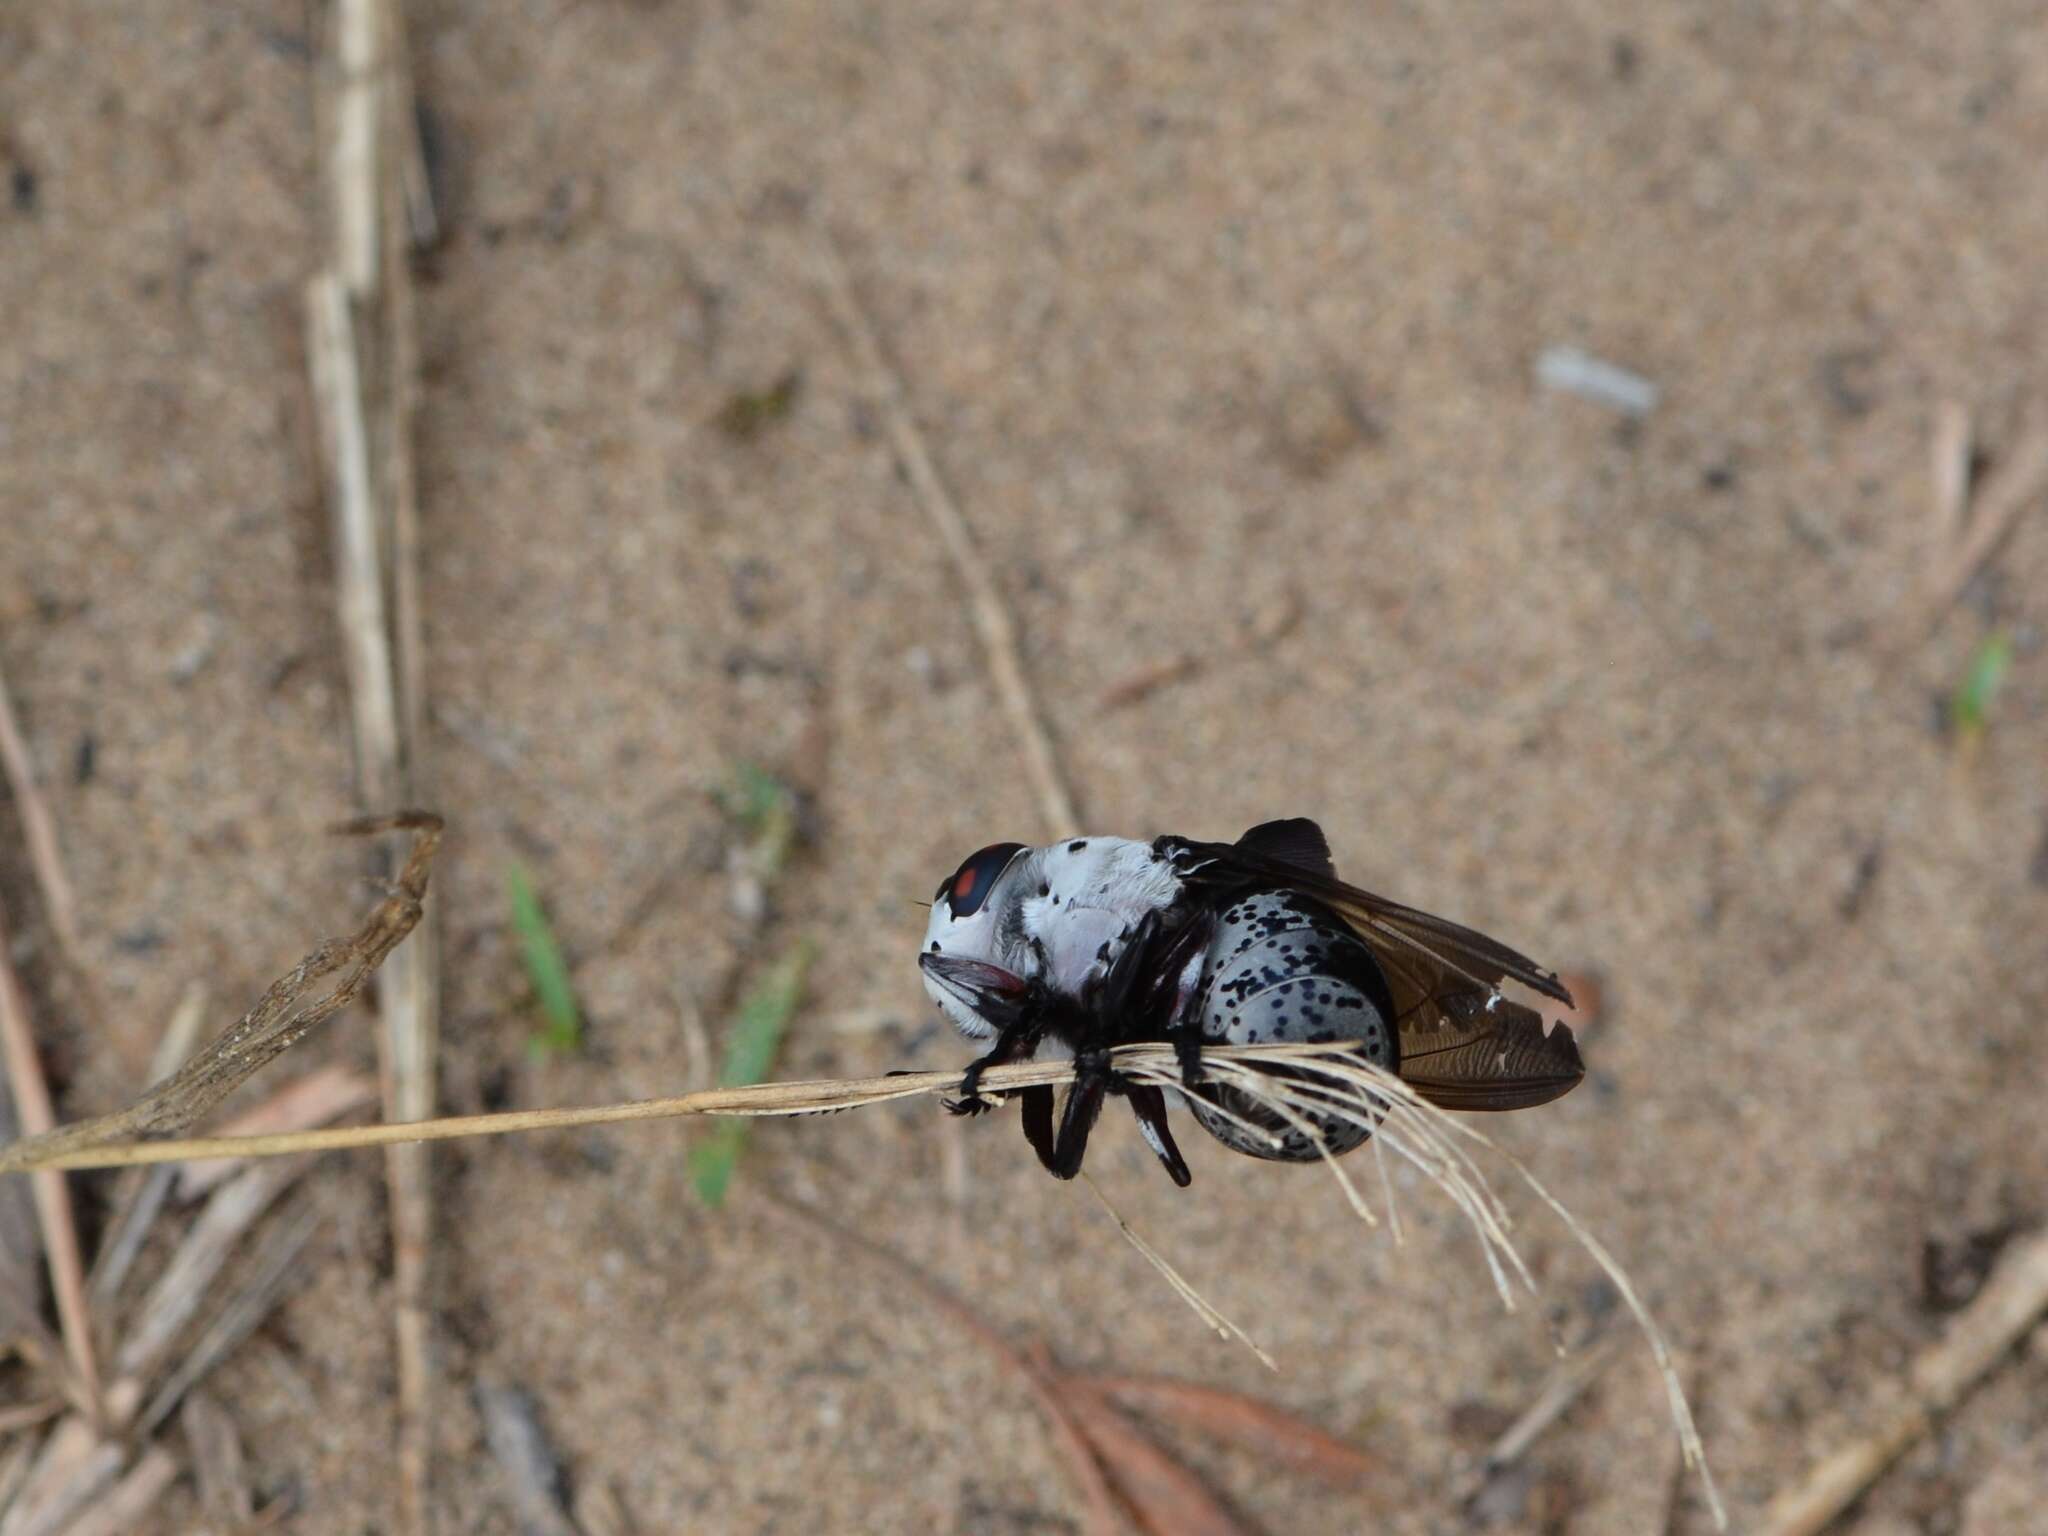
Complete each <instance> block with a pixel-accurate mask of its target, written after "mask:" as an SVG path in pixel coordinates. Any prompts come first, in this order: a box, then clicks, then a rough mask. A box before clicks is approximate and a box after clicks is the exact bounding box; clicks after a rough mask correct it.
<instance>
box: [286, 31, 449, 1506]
mask: <svg viewBox="0 0 2048 1536" xmlns="http://www.w3.org/2000/svg"><path fill="white" fill-rule="evenodd" d="M336 25H337V39H336V41H337V53H338V55H339V61H338V63H339V76H340V83H339V99H338V101H337V103H336V108H335V116H334V120H333V126H334V134H335V137H334V141H333V145H332V160H333V164H334V166H335V168H336V176H337V187H338V189H339V194H340V197H341V199H342V202H341V207H342V209H343V211H344V214H345V215H346V216H344V217H341V218H338V219H337V223H336V229H335V237H336V238H335V258H334V262H335V268H336V271H337V273H338V277H333V276H331V277H328V278H325V279H321V280H316V282H315V284H314V287H313V290H312V295H311V305H312V312H311V316H310V325H311V335H312V337H313V339H314V343H315V345H314V347H313V349H312V350H311V353H310V361H311V364H312V372H313V382H314V393H315V398H316V400H317V401H318V403H319V408H320V414H321V418H322V422H323V432H322V441H323V443H324V444H325V445H326V459H327V480H328V486H329V496H328V510H329V516H330V518H331V520H332V522H333V526H334V534H335V548H336V552H337V555H336V570H337V576H338V581H337V604H338V608H339V617H340V622H341V630H342V643H343V649H344V653H345V655H346V657H347V662H348V668H347V670H348V679H349V698H350V702H351V706H352V710H353V714H354V721H355V747H356V770H357V778H356V783H357V793H358V795H359V796H360V798H361V801H362V804H363V805H364V806H365V807H366V808H367V807H371V806H384V805H391V804H395V803H401V802H403V803H409V804H418V803H421V802H422V801H423V800H424V799H425V798H426V796H427V793H428V783H427V777H426V768H425V762H424V748H425V720H426V707H427V705H426V680H425V654H426V651H425V645H424V641H423V639H422V636H423V633H424V622H423V617H422V598H421V591H420V573H419V549H420V522H419V487H418V478H417V473H416V468H415V463H414V456H413V438H414V418H415V414H416V410H417V403H418V397H419V387H418V346H417V338H416V334H415V328H414V327H415V322H414V309H413V306H414V294H413V284H412V267H411V248H412V241H413V240H414V239H416V238H417V239H425V238H431V236H432V234H433V232H434V215H433V207H432V199H431V195H430V191H429V188H428V184H427V176H426V164H425V157H424V152H423V146H422V145H421V143H420V140H419V118H418V112H417V108H416V105H415V103H414V100H413V95H412V79H411V72H410V66H409V61H408V58H407V48H406V40H405V25H404V16H403V13H402V9H401V6H400V4H399V0H341V6H340V12H339V14H338V16H337V23H336ZM358 140H361V141H362V143H358ZM363 144H367V146H368V150H367V152H364V153H359V152H358V151H359V150H361V149H362V147H363ZM345 294H347V295H353V296H354V297H355V298H356V299H357V300H358V302H357V303H356V304H354V305H351V304H350V303H349V302H348V301H347V298H346V297H345V296H344V295H345ZM358 323H360V325H361V326H362V328H363V330H364V332H365V339H364V342H363V347H362V352H363V355H365V356H367V357H368V358H369V359H371V360H373V362H374V363H375V364H377V365H379V371H378V372H377V373H376V375H375V377H374V379H373V378H372V376H371V374H370V372H369V371H368V370H366V369H365V368H364V367H362V366H361V365H360V364H359V360H358V355H357V348H356V343H357V329H356V327H357V324H358ZM387 580H388V583H389V592H390V602H389V604H388V606H387V604H386V601H385V594H386V583H387ZM439 1000H440V957H439V947H438V943H437V941H436V932H435V922H434V918H433V915H432V913H431V911H427V912H424V913H422V915H421V917H420V920H419V931H418V933H417V935H416V936H415V937H414V939H413V942H412V943H411V944H409V945H406V946H405V947H404V948H403V949H401V950H399V951H398V952H397V953H395V954H393V955H392V956H391V959H390V961H389V964H388V965H387V967H386V972H385V977H384V983H383V986H382V989H381V993H380V1006H379V1010H378V1011H379V1019H378V1023H379V1032H378V1062H379V1065H380V1070H381V1073H382V1078H383V1098H384V1116H385V1118H386V1119H387V1120H419V1119H424V1118H426V1117H427V1116H429V1115H431V1114H432V1113H433V1112H434V1106H435V1103H436V1100H437V1097H438V1077H437V1072H436V1059H437V1055H438V1051H439V1037H440V1028H439V1025H440V1012H439ZM385 1175H386V1182H387V1184H388V1185H389V1187H390V1192H391V1228H392V1278H393V1286H392V1304H393V1313H394V1318H393V1331H394V1338H395V1347H396V1350H397V1355H398V1379H399V1392H398V1397H399V1425H400V1428H399V1469H398V1470H399V1476H398V1492H399V1505H400V1515H401V1520H402V1524H403V1525H404V1527H405V1528H406V1529H408V1530H412V1531H424V1530H427V1529H428V1528H429V1527H430V1525H431V1514H432V1511H431V1509H430V1507H429V1497H430V1495H429V1473H430V1468H429V1458H430V1447H431V1432H430V1420H431V1417H432V1383H433V1359H432V1315H431V1311H430V1307H429V1296H428V1276H429V1263H428V1250H429V1245H430V1243H431V1241H432V1233H433V1203H432V1186H431V1176H430V1171H429V1168H428V1165H427V1161H426V1151H425V1149H424V1148H422V1147H410V1146H401V1147H393V1148H392V1149H391V1150H390V1152H389V1153H388V1154H387V1156H386V1161H385Z"/></svg>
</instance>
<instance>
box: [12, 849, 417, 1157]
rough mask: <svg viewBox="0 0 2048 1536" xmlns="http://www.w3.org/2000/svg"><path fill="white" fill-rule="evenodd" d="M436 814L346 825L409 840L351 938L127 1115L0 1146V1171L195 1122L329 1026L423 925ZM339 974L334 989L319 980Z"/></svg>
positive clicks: (285, 981)
mask: <svg viewBox="0 0 2048 1536" xmlns="http://www.w3.org/2000/svg"><path fill="white" fill-rule="evenodd" d="M441 825H442V823H441V818H440V817H439V816H436V815H434V814H433V813H432V812H431V811H400V812H399V813H397V814H396V815H393V816H370V817H364V818H362V819H360V820H356V821H350V822H345V823H343V824H342V825H341V826H339V827H337V828H336V829H335V830H336V831H338V832H342V833H346V834H349V835H353V836H366V835H369V834H372V833H377V832H389V831H393V830H403V831H409V832H411V833H412V834H413V844H412V850H411V852H410V853H408V854H407V855H406V860H405V867H404V868H403V869H402V870H400V872H399V875H398V879H397V880H396V882H394V883H393V885H392V887H391V893H390V894H389V895H388V896H386V897H385V898H384V900H383V901H382V902H380V903H379V904H378V905H377V908H376V910H375V911H373V912H372V913H371V914H370V916H369V918H368V919H367V920H366V921H365V922H364V924H363V926H362V928H360V929H359V930H358V931H357V932H356V933H355V935H354V936H353V937H351V938H346V939H330V940H328V941H327V942H326V943H324V944H322V945H321V946H320V947H319V948H318V949H316V950H314V951H313V953H312V954H310V955H308V956H307V957H306V958H305V959H304V960H301V961H300V962H299V963H298V964H297V965H296V966H294V967H293V968H292V969H291V970H290V971H289V972H287V973H286V974H285V975H284V976H282V977H280V978H279V979H278V980H277V981H276V982H275V983H274V984H273V985H272V986H271V988H270V990H269V991H267V992H265V993H264V994H263V996H262V997H261V998H260V999H259V1000H258V1001H257V1003H256V1006H255V1007H253V1008H251V1009H250V1010H249V1011H248V1012H247V1013H245V1014H243V1015H242V1017H241V1018H240V1019H239V1020H238V1021H236V1022H235V1023H234V1024H232V1025H231V1026H229V1028H228V1029H227V1030H226V1031H225V1032H224V1033H222V1035H221V1036H220V1038H219V1039H217V1040H215V1041H214V1042H213V1043H212V1044H211V1045H209V1046H207V1047H206V1048H205V1049H204V1050H202V1051H201V1052H200V1053H199V1054H198V1055H197V1056H195V1057H193V1058H192V1060H190V1061H189V1062H187V1063H186V1064H185V1065H184V1066H182V1067H180V1068H179V1069H178V1070H177V1071H176V1072H174V1073H172V1074H171V1075H170V1076H169V1077H167V1078H165V1079H164V1080H163V1081H161V1082H159V1083H158V1084H157V1085H156V1086H155V1087H153V1088H151V1089H149V1090H148V1092H146V1093H144V1094H143V1095H142V1096H141V1097H140V1098H138V1099H137V1100H136V1101H135V1102H134V1103H133V1104H130V1105H129V1106H128V1107H127V1108H126V1109H118V1110H115V1111H114V1112H113V1113H111V1114H106V1115H96V1116H94V1117H93V1118H92V1119H90V1120H81V1121H78V1122H76V1123H75V1124H72V1125H65V1126H59V1127H58V1128H57V1129H55V1130H52V1131H48V1132H45V1133H44V1134H43V1135H40V1136H31V1137H29V1138H28V1139H26V1140H24V1141H17V1142H14V1143H13V1144H12V1145H10V1146H7V1147H0V1173H14V1172H18V1171H21V1170H24V1169H27V1168H32V1167H48V1166H54V1165H53V1164H52V1163H51V1161H50V1159H51V1158H52V1157H53V1156H56V1155H60V1154H63V1153H68V1152H77V1151H83V1150H84V1149H86V1148H88V1147H91V1146H92V1145H94V1144H95V1143H97V1142H103V1141H118V1140H146V1139H149V1138H153V1137H161V1136H170V1135H173V1134H175V1133H176V1132H178V1131H182V1130H186V1129H188V1128H189V1127H191V1126H193V1125H196V1124H197V1123H198V1122H199V1121H200V1120H202V1119H204V1118H205V1117H206V1115H207V1114H208V1113H209V1112H211V1111H212V1110H213V1109H214V1107H215V1106H216V1105H218V1104H219V1103H220V1102H221V1101H222V1100H223V1099H225V1098H226V1097H227V1096H228V1095H229V1094H231V1093H233V1092H234V1091H235V1090H236V1089H237V1088H239V1087H241V1086H242V1084H243V1083H245V1082H247V1081H248V1080H249V1079H250V1078H251V1077H253V1076H255V1075H256V1073H258V1072H260V1071H261V1070H262V1069H263V1068H264V1067H266V1066H268V1065H269V1064H270V1063H271V1062H273V1061H275V1060H276V1059H277V1058H278V1057H279V1056H281V1055H283V1054H284V1053H285V1052H286V1051H288V1050H290V1049H291V1048H292V1047H293V1046H295V1045H297V1044H299V1042H301V1041H302V1040H304V1039H305V1038H306V1037H307V1036H308V1035H310V1034H312V1033H313V1031H314V1030H316V1029H318V1028H319V1027H320V1026H321V1025H322V1024H325V1023H326V1022H327V1021H328V1020H329V1019H331V1018H333V1017H334V1015H335V1014H337V1013H339V1012H340V1011H341V1010H342V1009H343V1008H345V1007H347V1006H348V1005H349V1003H351V1002H353V1001H354V1000H355V997H356V994H357V993H359V992H360V991H362V989H363V984H364V983H365V982H366V981H368V980H369V979H370V976H371V974H372V973H373V972H375V971H376V969H377V967H378V966H380V965H382V964H383V963H384V957H385V956H386V955H388V954H390V953H391V951H392V950H393V949H395V948H397V947H398V945H399V943H400V941H401V940H403V939H404V938H405V936H406V935H407V934H409V933H411V932H412V930H413V927H414V925H415V924H417V923H418V922H419V920H420V903H421V901H422V900H424V899H425V897H426V893H427V872H428V869H429V867H430V866H431V865H432V863H433V860H434V850H435V848H436V847H438V846H439V844H440V841H441ZM334 977H338V978H339V980H337V981H335V982H334V983H333V985H332V986H331V987H327V988H324V989H323V988H322V986H321V983H323V982H327V981H328V980H329V979H330V978H334Z"/></svg>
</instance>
